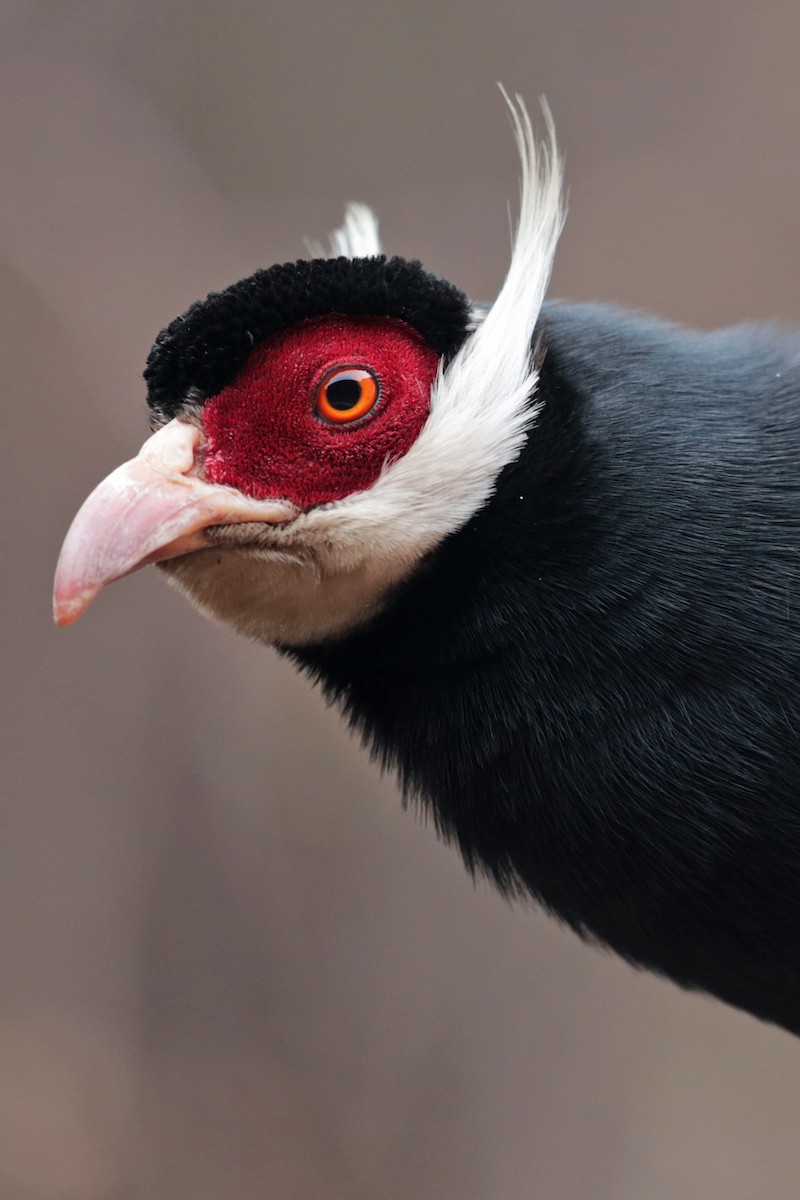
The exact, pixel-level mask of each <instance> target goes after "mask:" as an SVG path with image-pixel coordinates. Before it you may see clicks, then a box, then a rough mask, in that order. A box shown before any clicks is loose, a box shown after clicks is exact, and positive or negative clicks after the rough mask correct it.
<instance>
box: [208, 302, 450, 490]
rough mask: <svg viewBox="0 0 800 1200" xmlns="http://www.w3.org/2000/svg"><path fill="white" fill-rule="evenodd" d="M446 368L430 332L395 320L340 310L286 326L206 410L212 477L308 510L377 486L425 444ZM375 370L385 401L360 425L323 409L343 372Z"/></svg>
mask: <svg viewBox="0 0 800 1200" xmlns="http://www.w3.org/2000/svg"><path fill="white" fill-rule="evenodd" d="M438 365H439V358H438V355H437V354H436V353H435V351H433V350H431V348H430V347H429V346H428V345H427V344H426V343H425V342H424V341H423V340H422V338H421V337H420V335H419V334H418V333H417V332H416V331H415V330H414V329H412V328H411V327H410V326H409V325H406V324H405V322H403V321H398V320H396V319H394V318H392V317H345V316H340V315H338V314H332V315H330V316H325V317H315V318H312V319H310V320H308V321H303V322H301V323H300V324H298V325H294V326H291V327H290V328H289V329H285V330H282V331H281V332H280V333H277V334H275V335H274V336H273V337H271V338H268V339H267V340H266V341H264V342H262V344H261V345H260V346H258V347H257V348H256V349H255V350H254V351H253V353H252V354H251V356H250V358H249V359H248V361H247V363H246V364H245V366H244V368H243V369H242V370H241V371H240V373H239V374H238V375H237V377H236V379H235V380H234V381H233V383H230V384H229V385H228V386H227V387H226V388H224V389H223V390H222V391H221V392H219V393H218V395H216V396H213V397H211V399H209V400H207V401H206V404H205V406H204V409H203V423H204V426H205V432H206V438H207V444H206V455H205V474H206V478H208V479H209V480H211V481H212V482H214V483H223V484H227V485H229V486H232V487H236V488H238V489H239V491H241V492H244V493H245V494H246V495H248V496H254V497H257V498H258V499H267V498H270V497H281V498H284V499H287V500H291V501H293V502H294V503H295V504H297V505H298V506H299V507H300V508H303V509H307V508H310V507H312V506H313V505H317V504H325V503H328V502H330V501H332V500H340V499H342V498H343V497H344V496H348V495H350V494H351V493H352V492H360V491H363V490H365V489H366V488H369V487H370V486H371V485H372V484H373V483H374V482H375V480H376V479H377V478H378V476H379V474H380V472H381V470H382V468H383V466H384V464H385V463H387V462H391V461H393V460H394V459H397V458H400V457H401V456H402V455H403V454H405V453H406V452H407V451H408V450H409V449H410V448H411V446H412V445H413V443H414V442H415V441H416V439H417V437H418V435H419V432H420V430H421V429H422V426H423V425H424V424H425V421H426V419H427V417H428V412H429V409H430V393H431V387H432V385H433V381H434V378H435V376H436V370H437V367H438ZM348 367H365V368H368V369H369V370H370V371H372V373H373V374H374V375H375V376H376V377H377V380H378V383H379V397H378V401H377V403H376V404H375V406H374V407H373V408H372V409H371V411H370V412H369V413H367V414H366V415H365V416H363V417H361V418H360V419H358V420H356V421H353V422H352V423H343V424H341V423H337V424H332V423H330V422H327V421H325V420H324V419H323V418H322V417H320V415H319V414H318V413H317V408H316V401H317V395H318V392H319V389H320V386H321V385H322V384H323V382H324V381H325V379H326V377H328V376H329V375H330V373H331V372H332V371H334V370H335V369H337V368H348Z"/></svg>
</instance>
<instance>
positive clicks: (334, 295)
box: [144, 255, 470, 422]
mask: <svg viewBox="0 0 800 1200" xmlns="http://www.w3.org/2000/svg"><path fill="white" fill-rule="evenodd" d="M328 313H342V314H343V315H345V316H371V317H395V318H397V319H398V320H401V321H406V322H407V323H408V324H409V325H411V326H412V327H413V328H414V329H416V330H417V332H418V333H420V334H421V335H422V337H423V338H424V339H425V341H426V342H427V343H428V345H429V346H431V348H432V349H434V350H435V351H436V352H437V353H438V354H441V355H443V356H444V357H445V358H447V357H450V356H451V355H453V354H454V353H455V352H456V350H457V349H458V348H459V346H460V345H461V343H462V342H463V341H464V338H465V337H466V335H467V332H468V330H469V328H470V304H469V301H468V300H467V297H466V296H465V295H464V293H463V292H461V291H459V289H458V288H456V287H454V286H453V284H451V283H448V282H447V280H444V279H439V278H438V277H437V276H435V275H431V274H429V272H427V271H426V270H425V269H424V268H423V267H422V265H421V263H419V262H409V261H407V260H406V259H403V258H389V259H387V258H386V257H385V256H384V255H380V256H378V257H375V258H333V259H312V260H310V261H306V260H300V261H299V262H295V263H280V264H278V265H277V266H274V267H270V268H269V269H267V270H263V271H256V273H255V274H254V275H250V276H248V277H247V278H246V279H241V280H240V281H239V282H238V283H234V284H233V285H232V286H231V287H228V288H226V289H225V291H223V292H212V293H211V295H209V296H208V297H207V298H206V299H205V300H200V301H198V302H197V303H196V304H193V305H192V306H191V308H189V309H188V310H187V311H186V312H185V313H184V314H183V315H182V316H180V317H177V318H176V319H175V320H174V321H172V323H171V324H170V325H168V326H167V328H166V329H163V330H162V331H161V333H160V334H159V335H158V337H157V338H156V341H155V345H154V346H153V349H152V350H151V352H150V355H149V357H148V359H147V366H146V368H145V371H144V378H145V380H146V382H147V402H148V404H149V406H150V408H151V410H152V413H153V418H154V420H155V421H156V422H159V421H163V420H168V419H170V418H171V417H173V416H175V415H176V414H177V413H178V412H179V411H180V410H182V409H184V408H185V406H186V402H187V398H188V399H189V401H190V402H191V401H192V400H195V401H196V403H197V404H198V405H202V404H203V402H204V401H205V400H207V399H208V398H209V396H214V395H216V394H217V393H218V392H219V391H221V390H222V388H224V387H225V386H226V385H227V384H229V383H230V382H231V381H232V380H233V379H234V378H235V376H236V375H237V373H238V372H239V371H240V370H241V368H242V367H243V366H244V364H245V362H246V361H247V358H248V356H249V354H250V353H251V351H252V349H253V347H254V346H256V345H258V343H259V342H262V341H263V340H264V339H265V338H267V337H269V336H271V335H272V334H274V333H277V332H278V331H279V330H281V329H285V328H286V327H287V326H289V325H293V324H294V323H295V322H297V321H301V320H304V319H306V318H308V317H320V316H324V315H326V314H328Z"/></svg>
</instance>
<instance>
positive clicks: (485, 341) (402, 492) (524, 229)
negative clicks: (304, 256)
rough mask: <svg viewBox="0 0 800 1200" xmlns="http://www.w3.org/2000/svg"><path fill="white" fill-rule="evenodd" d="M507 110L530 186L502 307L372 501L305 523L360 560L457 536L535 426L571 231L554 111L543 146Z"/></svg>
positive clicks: (525, 186)
mask: <svg viewBox="0 0 800 1200" xmlns="http://www.w3.org/2000/svg"><path fill="white" fill-rule="evenodd" d="M503 95H504V97H505V99H506V102H507V104H508V107H509V110H510V113H511V121H512V125H513V129H514V135H515V138H516V142H517V149H518V151H519V156H520V161H521V166H522V176H521V191H520V214H519V221H518V224H517V229H516V234H515V236H514V242H513V247H512V254H511V264H510V266H509V269H508V274H507V275H506V279H505V282H504V283H503V286H502V288H501V290H500V294H499V295H498V297H497V299H496V300H495V302H494V304H493V305H492V307H491V308H490V310H489V312H488V313H487V314H486V316H485V318H484V319H483V320H482V321H481V322H480V324H479V325H478V326H477V328H476V329H475V331H474V332H473V333H472V334H471V335H470V336H469V337H468V338H467V340H466V341H465V343H464V345H463V346H462V347H461V349H460V350H459V351H458V353H457V354H456V356H455V358H454V359H453V360H452V361H451V362H450V364H449V366H448V367H447V368H446V369H445V370H444V371H443V372H440V374H439V376H438V377H437V379H436V382H435V384H434V387H433V392H432V396H431V413H430V417H429V418H428V421H427V423H426V424H425V427H424V428H423V430H422V432H421V433H420V435H419V437H418V438H417V441H416V442H415V443H414V445H413V446H412V447H411V449H410V450H409V451H408V453H407V454H405V455H404V456H403V458H401V459H398V460H397V461H396V462H393V463H391V464H389V465H388V466H387V467H385V468H384V471H383V473H382V474H381V476H380V478H379V479H378V480H377V482H376V483H375V484H374V485H373V486H372V487H371V488H370V489H369V490H368V491H366V492H360V493H356V494H354V495H352V496H348V497H346V498H345V499H343V500H340V501H338V502H337V503H336V504H333V505H330V506H329V507H327V508H322V509H317V510H314V511H312V512H309V513H308V514H306V516H305V518H302V520H305V521H307V522H308V524H309V528H310V527H311V526H312V525H313V526H316V527H317V528H318V527H319V525H325V526H329V533H330V537H331V539H332V542H333V543H334V544H335V545H336V546H337V548H338V549H339V550H340V551H344V550H345V547H348V548H349V549H350V550H351V551H352V552H353V553H354V555H359V556H361V555H363V554H364V552H365V551H366V550H367V547H369V554H370V557H372V558H374V557H375V556H376V555H386V556H387V557H391V558H396V557H399V558H400V559H404V560H405V561H406V563H407V562H408V561H409V560H412V561H413V560H417V559H418V558H419V557H420V556H421V555H422V554H424V553H426V552H427V551H428V550H430V549H431V548H432V547H433V546H434V545H436V544H437V543H438V542H440V541H441V540H442V539H443V538H444V537H446V536H447V535H448V534H449V533H452V532H454V531H455V530H456V529H459V528H460V527H461V526H462V525H463V524H464V523H465V522H466V521H468V520H469V518H470V517H471V516H472V515H473V513H475V512H476V511H477V510H478V509H479V508H480V507H481V506H482V505H483V504H485V503H486V501H487V500H488V498H489V496H490V495H491V493H492V491H493V489H494V485H495V481H496V480H497V477H498V475H499V474H500V472H501V470H502V469H503V467H504V466H506V465H507V463H509V462H511V461H513V459H514V458H516V457H517V455H518V454H519V452H520V449H521V448H522V445H523V442H524V440H525V436H526V434H527V432H528V430H529V428H530V426H531V424H532V423H533V421H534V420H535V416H536V405H535V401H533V400H532V397H533V396H534V395H535V390H536V383H537V372H536V368H535V366H534V363H533V354H532V339H533V335H534V330H535V327H536V322H537V320H538V317H539V313H540V311H541V306H542V303H543V301H544V296H545V292H546V289H547V284H548V282H549V279H550V272H551V269H552V263H553V257H554V255H555V249H556V244H557V242H558V237H559V234H560V233H561V229H562V227H563V223H564V210H563V206H562V201H561V196H562V167H561V160H560V158H559V155H558V149H557V145H556V139H555V129H554V126H553V119H552V116H551V114H550V110H549V108H548V107H547V105H546V103H545V102H544V101H542V111H543V113H544V118H545V124H546V126H547V141H546V142H545V143H544V144H543V145H541V146H540V145H538V144H537V142H536V138H535V136H534V133H533V129H532V126H531V122H530V118H529V116H528V113H527V110H526V108H525V105H524V103H523V101H522V99H521V98H520V97H519V96H517V97H516V98H515V100H512V99H510V98H509V97H508V95H507V94H506V93H505V92H503Z"/></svg>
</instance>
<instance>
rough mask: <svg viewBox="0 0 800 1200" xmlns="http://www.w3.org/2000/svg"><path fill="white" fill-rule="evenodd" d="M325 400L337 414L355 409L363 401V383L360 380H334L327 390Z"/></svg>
mask: <svg viewBox="0 0 800 1200" xmlns="http://www.w3.org/2000/svg"><path fill="white" fill-rule="evenodd" d="M325 398H326V400H327V401H328V404H330V406H331V408H335V409H336V411H337V412H347V410H348V408H355V406H356V405H357V404H358V402H359V400H360V399H361V381H360V380H358V379H334V380H333V381H332V382H331V383H329V384H328V386H327V387H326V388H325Z"/></svg>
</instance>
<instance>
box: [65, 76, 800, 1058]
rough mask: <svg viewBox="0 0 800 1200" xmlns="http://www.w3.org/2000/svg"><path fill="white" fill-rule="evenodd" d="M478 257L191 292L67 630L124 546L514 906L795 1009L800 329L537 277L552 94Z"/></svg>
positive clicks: (372, 264)
mask: <svg viewBox="0 0 800 1200" xmlns="http://www.w3.org/2000/svg"><path fill="white" fill-rule="evenodd" d="M509 107H510V112H511V119H512V125H513V130H514V135H515V139H516V143H517V147H518V151H519V155H520V161H521V191H520V204H519V214H518V219H517V223H516V228H515V232H514V236H513V242H512V249H511V259H510V264H509V267H508V272H507V275H506V277H505V280H504V283H503V285H502V287H501V289H500V291H499V293H498V295H497V297H496V298H495V300H494V302H493V303H491V304H480V303H476V302H473V301H471V300H470V299H468V297H467V296H466V295H465V294H464V292H463V291H461V290H460V289H459V288H458V287H456V286H455V285H454V284H452V283H450V282H449V281H447V280H445V279H442V278H440V277H438V276H435V275H433V274H431V273H430V272H428V271H427V270H426V269H425V268H424V267H423V266H422V265H421V264H420V263H419V262H418V261H416V260H410V259H405V258H400V257H387V256H386V255H385V254H384V253H383V251H382V249H381V244H380V238H379V234H378V226H377V222H376V219H375V218H374V216H373V215H372V213H371V211H370V210H369V209H367V208H366V207H364V206H361V205H351V206H350V207H349V208H348V209H347V210H346V215H345V221H344V224H343V226H342V228H341V229H340V230H338V231H337V233H336V234H334V235H332V239H331V242H332V244H331V250H330V253H329V254H325V253H324V252H323V251H321V250H319V249H317V250H316V251H312V254H313V257H311V258H308V259H304V260H301V261H298V262H293V263H282V264H277V265H275V266H271V267H267V268H264V269H260V270H258V271H256V272H255V274H253V275H251V276H250V277H248V278H247V279H244V280H241V281H239V282H238V283H234V284H233V285H231V286H229V287H227V288H225V289H224V290H222V291H219V292H214V293H211V294H210V295H209V296H208V297H207V298H206V299H205V300H202V301H198V302H196V303H194V304H192V305H191V307H189V308H188V310H187V311H186V312H185V313H184V314H183V315H181V316H180V317H178V318H177V319H176V320H174V321H172V322H171V323H170V324H169V325H168V326H167V327H166V328H165V329H164V330H163V331H162V332H161V334H159V336H158V337H157V339H156V341H155V344H154V346H153V349H152V351H151V352H150V355H149V358H148V360H147V365H146V368H145V371H144V376H145V380H146V385H147V398H148V405H149V412H150V421H151V429H152V433H151V436H150V438H149V439H148V441H147V442H145V444H144V446H143V448H142V450H141V452H140V453H139V455H138V456H136V457H135V458H133V459H132V460H131V461H130V462H128V463H126V464H124V465H123V466H121V467H119V468H117V470H116V471H114V472H112V474H111V475H110V476H109V477H108V478H107V479H106V480H105V481H104V482H102V483H101V484H100V485H99V487H98V488H97V489H96V490H95V491H94V492H93V493H92V495H91V496H90V497H89V499H88V500H87V501H86V503H85V504H84V506H83V508H82V509H81V510H80V511H79V513H78V515H77V517H76V519H75V521H74V523H73V525H72V527H71V529H70V531H69V533H68V535H67V538H66V540H65V543H64V547H63V550H62V554H61V558H60V560H59V565H58V568H57V574H56V582H55V601H54V604H55V618H56V621H57V623H58V624H60V625H67V624H70V623H71V622H72V621H74V620H75V619H76V618H77V617H78V616H79V615H80V614H81V613H82V612H83V611H84V610H85V608H86V607H87V606H88V604H89V603H90V602H91V601H92V600H93V599H94V597H95V596H96V595H97V593H98V592H99V591H100V590H101V588H102V587H103V586H104V585H105V584H106V583H108V582H110V581H111V580H113V579H117V578H120V577H122V576H123V575H126V574H128V573H130V572H131V571H133V570H136V569H138V568H139V567H141V566H143V565H145V564H147V563H157V564H158V568H159V570H160V571H161V572H162V573H163V574H164V575H165V576H166V578H167V580H168V581H169V582H170V583H171V584H172V585H174V586H175V587H176V588H178V589H179V591H181V592H182V593H183V594H184V595H185V596H186V597H188V599H189V600H190V602H191V603H192V604H193V605H194V606H195V607H196V608H198V609H199V610H200V611H201V612H202V613H204V614H206V615H207V616H210V617H211V618H213V619H215V620H218V621H221V622H223V623H224V624H226V625H228V626H230V627H232V628H233V629H235V630H236V631H238V632H239V633H241V634H243V635H244V636H246V637H249V638H252V639H255V640H257V641H259V642H261V643H265V644H268V645H270V646H274V647H275V648H277V650H278V652H279V653H280V654H282V655H284V656H286V657H288V658H289V659H290V660H292V661H293V662H294V663H295V664H296V666H297V667H298V668H299V669H300V670H301V671H302V672H303V673H304V674H305V675H306V676H307V677H308V678H309V679H310V680H312V681H313V682H314V683H315V684H317V685H318V686H319V687H320V688H321V690H322V692H323V694H324V696H325V698H326V700H327V701H328V702H329V703H331V704H334V705H336V706H338V708H339V709H340V710H341V712H342V714H343V716H344V718H345V720H346V722H347V724H348V725H349V727H350V728H351V730H353V731H354V732H355V733H356V734H357V735H359V736H360V737H361V739H362V741H363V742H364V744H365V746H366V747H367V748H368V749H369V751H370V752H371V753H372V754H373V755H374V756H375V757H376V759H377V760H378V761H379V763H380V764H381V765H382V767H384V768H386V769H388V770H390V771H392V772H393V773H394V774H395V776H396V777H397V779H398V781H399V785H400V788H401V790H402V793H403V796H404V798H405V800H406V802H408V803H410V804H412V805H416V806H418V807H419V808H420V810H421V811H422V812H423V813H424V814H425V815H426V816H427V817H429V818H431V819H432V823H433V824H434V826H435V829H436V831H437V833H438V835H439V836H440V837H442V838H443V839H444V840H445V841H447V842H448V843H451V844H452V845H453V846H454V847H455V848H456V849H457V850H458V852H460V855H461V857H462V859H463V861H464V863H465V865H466V867H467V869H468V870H469V871H470V872H471V873H472V874H473V876H475V877H479V878H480V877H483V878H486V879H488V880H489V881H490V882H491V883H493V884H494V885H496V887H497V888H498V889H499V890H500V891H501V892H502V893H503V894H504V895H505V896H506V897H509V898H510V899H512V900H525V901H530V900H531V899H533V901H535V902H536V903H537V904H538V905H539V906H540V907H541V908H543V909H544V910H545V911H546V912H548V913H550V914H551V915H553V916H554V917H556V918H557V919H558V920H559V921H561V922H562V923H564V924H566V925H567V926H568V927H570V928H571V929H572V930H574V931H575V932H576V933H577V934H578V935H579V936H580V937H581V938H582V939H584V940H585V941H587V942H589V943H592V944H595V945H600V946H602V947H605V948H608V949H610V950H612V951H614V952H616V954H618V955H620V956H621V957H622V958H623V959H625V960H626V961H627V962H628V963H630V964H632V965H634V966H636V967H638V968H641V969H645V970H649V971H651V972H655V973H656V974H658V975H660V976H662V977H665V978H667V979H669V980H671V981H673V982H674V983H676V984H677V985H679V986H680V987H682V988H685V989H689V990H693V991H698V992H701V993H706V994H708V995H710V996H714V997H717V998H718V999H720V1000H722V1001H724V1002H726V1003H727V1004H730V1005H732V1006H734V1007H737V1008H739V1009H742V1010H744V1011H746V1012H748V1013H750V1014H752V1015H753V1016H755V1017H757V1018H759V1019H761V1020H763V1021H767V1022H771V1023H773V1024H776V1025H778V1026H781V1027H783V1028H784V1029H786V1030H788V1031H790V1032H792V1033H795V1034H799V1033H800V737H799V736H798V735H799V734H800V478H799V477H798V463H799V462H800V335H798V333H797V332H795V331H793V330H791V329H784V328H781V327H777V326H775V325H766V324H761V325H759V324H751V325H741V326H737V327H734V328H729V329H724V330H719V331H713V332H697V331H693V330H690V329H687V328H684V327H682V326H678V325H675V324H672V323H669V322H666V321H663V320H660V319H658V318H655V317H650V316H647V315H643V314H641V313H633V312H628V311H623V310H620V309H618V308H614V307H611V306H607V305H603V304H595V303H571V302H567V301H559V300H551V299H549V298H547V296H546V293H547V289H548V283H549V278H550V274H551V268H552V262H553V258H554V254H555V250H556V245H557V242H558V239H559V236H560V234H561V231H562V227H563V224H564V220H565V206H564V200H563V168H562V162H561V158H560V154H559V150H558V146H557V143H556V140H555V133H554V129H553V123H552V118H551V117H550V115H549V110H547V109H545V120H546V124H547V132H546V135H545V137H544V139H543V140H542V141H541V142H539V141H538V140H537V137H536V135H535V134H534V132H533V129H532V123H531V121H530V119H529V116H528V113H527V111H526V109H525V106H524V103H523V102H522V100H521V99H520V98H519V97H516V98H513V99H509Z"/></svg>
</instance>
